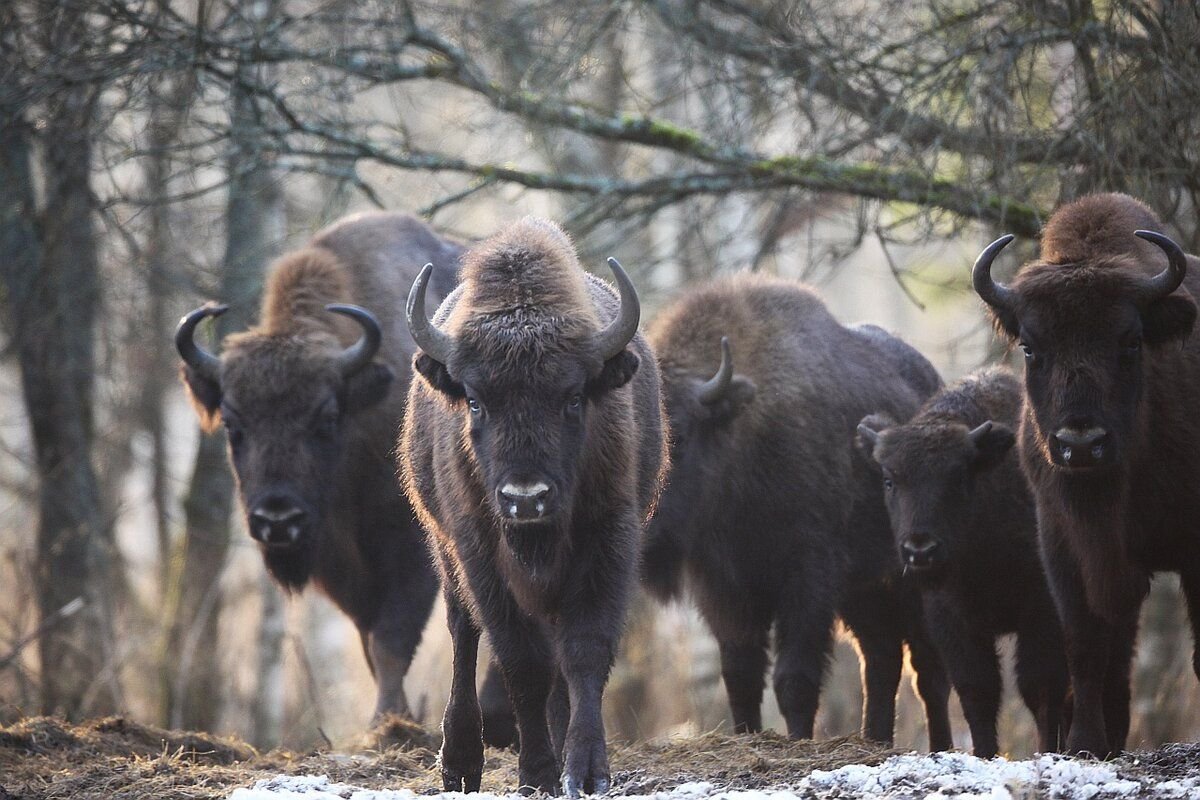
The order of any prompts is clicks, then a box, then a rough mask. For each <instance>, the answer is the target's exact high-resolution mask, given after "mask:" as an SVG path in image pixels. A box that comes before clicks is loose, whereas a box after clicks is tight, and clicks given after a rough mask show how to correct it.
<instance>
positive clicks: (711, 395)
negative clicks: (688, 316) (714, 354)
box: [697, 336, 733, 406]
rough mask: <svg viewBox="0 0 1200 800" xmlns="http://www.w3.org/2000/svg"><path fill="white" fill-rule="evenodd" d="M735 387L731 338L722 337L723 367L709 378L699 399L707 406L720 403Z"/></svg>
mask: <svg viewBox="0 0 1200 800" xmlns="http://www.w3.org/2000/svg"><path fill="white" fill-rule="evenodd" d="M731 385H733V358H732V357H730V355H729V337H728V336H722V337H721V365H720V366H719V367H717V374H716V375H714V376H712V377H711V378H709V379H708V380H707V381H705V382H704V384H703V385H702V386H701V387H700V389H699V391H698V392H697V398H698V399H699V400H700V402H701V403H702V404H704V405H706V406H711V405H712V404H713V403H716V402H719V401H720V399H721V398H722V397H724V396H725V394H726V392H728V391H729V387H730V386H731Z"/></svg>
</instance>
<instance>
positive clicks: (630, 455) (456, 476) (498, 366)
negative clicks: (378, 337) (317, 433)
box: [400, 219, 666, 796]
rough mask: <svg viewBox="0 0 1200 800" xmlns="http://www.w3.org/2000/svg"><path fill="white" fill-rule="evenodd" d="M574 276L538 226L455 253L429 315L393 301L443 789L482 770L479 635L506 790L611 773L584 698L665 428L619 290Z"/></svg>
mask: <svg viewBox="0 0 1200 800" xmlns="http://www.w3.org/2000/svg"><path fill="white" fill-rule="evenodd" d="M609 263H610V266H611V267H612V270H613V274H614V276H615V277H616V280H617V287H618V289H619V291H620V297H619V299H618V297H617V295H616V294H615V293H614V292H613V291H612V289H611V288H609V286H608V285H607V284H605V283H604V282H602V281H601V280H599V279H597V278H594V277H592V276H591V275H588V274H586V273H585V272H584V271H583V269H582V267H580V265H579V262H578V259H577V258H576V255H575V250H574V248H573V247H572V245H571V243H570V241H569V240H568V239H567V237H566V235H565V234H564V233H563V232H562V231H561V230H560V229H559V228H558V227H557V226H555V225H554V224H553V223H550V222H545V221H542V220H536V219H526V220H523V221H521V222H519V223H517V224H515V225H513V226H511V227H510V228H508V229H506V230H505V231H503V232H501V233H500V234H498V235H496V236H495V237H494V238H492V239H491V240H489V241H487V242H485V243H483V244H481V245H479V246H478V247H477V248H475V249H474V250H472V251H471V252H470V253H468V254H467V256H466V258H465V260H464V265H463V283H462V286H460V287H459V288H458V289H457V290H455V292H454V293H452V294H451V295H450V296H449V297H448V298H447V299H446V301H445V302H444V303H443V304H442V306H441V308H440V309H439V310H438V312H437V316H436V321H435V322H434V323H431V322H430V321H429V320H428V319H427V317H426V313H425V292H426V288H427V284H428V280H429V268H428V267H427V268H426V269H425V270H424V271H423V272H422V273H421V274H420V276H419V277H418V278H417V280H416V282H415V283H414V284H413V288H412V293H411V294H410V296H409V308H408V312H409V327H410V329H411V331H412V334H413V338H414V339H415V340H416V342H417V344H418V345H419V346H420V348H421V352H420V353H419V354H418V355H417V358H416V361H415V366H416V370H417V372H418V373H420V375H421V377H422V380H414V381H413V383H412V386H411V387H410V389H409V414H408V417H407V418H406V419H405V422H404V428H403V433H402V436H401V440H400V451H401V459H402V469H403V475H404V483H405V489H406V490H407V492H408V496H409V498H410V499H411V501H412V503H413V506H414V508H416V509H417V512H418V514H419V515H420V518H421V521H422V523H423V524H424V525H425V528H426V530H427V532H428V541H429V545H430V548H431V549H432V551H433V553H434V556H435V560H436V562H437V564H438V566H439V568H440V570H441V574H442V586H443V590H444V592H445V596H446V605H447V608H448V615H449V620H450V632H451V636H452V638H453V642H454V672H453V683H452V687H451V691H450V701H449V703H448V704H447V706H446V714H445V718H444V720H443V723H442V730H443V733H444V734H445V739H444V741H443V744H442V754H441V765H442V778H443V784H444V786H445V788H446V789H447V790H465V791H469V792H470V791H477V790H478V789H479V781H480V775H481V772H482V769H483V750H482V747H481V744H480V733H479V729H480V722H479V703H478V700H477V698H476V695H475V679H474V674H475V649H476V645H477V643H478V639H479V633H480V629H481V628H482V629H484V630H486V631H487V634H488V636H489V638H490V639H491V641H492V645H493V648H494V650H495V656H496V659H497V661H498V662H499V665H500V668H501V670H502V671H503V673H504V678H505V680H506V682H507V684H508V689H509V696H510V698H511V700H512V704H513V708H514V711H515V713H516V717H517V727H518V730H519V732H520V742H521V754H520V760H519V773H520V785H521V789H522V791H531V790H535V789H536V790H542V791H546V792H556V791H557V790H558V787H559V785H560V784H559V773H560V764H561V765H562V766H561V773H562V781H561V786H562V789H563V790H564V791H565V792H566V793H567V794H568V795H570V796H577V795H578V794H579V793H580V792H596V793H602V792H604V791H606V790H607V789H608V786H609V784H610V778H609V769H608V757H607V754H606V752H605V744H604V724H603V721H602V719H601V716H600V700H601V695H602V693H603V690H604V685H605V683H606V682H607V680H608V674H609V671H610V669H611V668H612V664H613V659H614V657H615V655H616V650H617V642H618V640H619V638H620V635H621V629H622V625H623V622H624V618H625V611H626V606H627V605H628V602H629V597H630V592H631V590H632V588H633V582H634V580H635V579H636V572H637V569H636V567H637V557H638V548H639V546H640V543H641V538H642V527H643V525H644V523H645V520H646V518H647V516H648V515H649V514H650V513H651V511H652V509H653V506H654V501H655V498H656V497H657V496H658V492H659V487H660V485H661V481H662V472H663V468H664V464H665V455H666V453H665V449H666V446H665V435H664V431H663V422H662V416H661V406H660V402H661V401H660V398H659V380H658V370H657V368H656V366H655V362H654V354H653V352H652V351H651V350H650V347H649V345H647V344H646V342H645V341H644V340H643V339H642V337H641V336H640V335H638V333H637V326H638V317H639V310H638V299H637V293H636V292H635V291H634V288H633V284H632V283H630V281H629V278H628V277H627V276H626V275H625V273H624V271H622V269H621V267H620V265H619V264H617V262H616V261H614V260H611V259H610V262H609Z"/></svg>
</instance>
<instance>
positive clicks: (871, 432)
mask: <svg viewBox="0 0 1200 800" xmlns="http://www.w3.org/2000/svg"><path fill="white" fill-rule="evenodd" d="M858 435H859V436H861V437H863V439H864V440H866V442H867V443H868V444H869V445H871V447H874V446H875V445H876V444H878V443H879V431H877V430H875V429H874V428H872V427H871V426H869V425H867V423H865V422H860V423H858Z"/></svg>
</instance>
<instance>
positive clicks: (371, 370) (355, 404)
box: [342, 361, 396, 414]
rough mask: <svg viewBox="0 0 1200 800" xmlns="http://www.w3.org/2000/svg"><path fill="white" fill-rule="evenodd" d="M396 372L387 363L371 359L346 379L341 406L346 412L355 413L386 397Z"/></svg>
mask: <svg viewBox="0 0 1200 800" xmlns="http://www.w3.org/2000/svg"><path fill="white" fill-rule="evenodd" d="M395 379H396V373H394V372H392V368H391V367H389V366H388V365H387V364H381V363H379V362H378V361H372V362H371V363H370V364H367V366H365V367H363V368H362V369H360V370H359V371H358V372H356V373H354V374H353V375H351V376H350V377H349V378H348V379H347V380H346V386H345V388H344V389H343V390H342V392H343V401H342V408H343V409H345V411H346V413H347V414H357V413H358V412H359V411H364V410H366V409H368V408H370V407H371V406H373V405H375V404H376V403H378V402H380V401H381V400H383V398H385V397H387V394H388V391H389V390H390V389H391V388H392V381H393V380H395Z"/></svg>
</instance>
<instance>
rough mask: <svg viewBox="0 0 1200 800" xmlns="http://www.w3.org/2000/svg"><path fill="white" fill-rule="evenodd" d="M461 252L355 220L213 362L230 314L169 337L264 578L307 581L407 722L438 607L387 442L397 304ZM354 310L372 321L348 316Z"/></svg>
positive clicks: (450, 266)
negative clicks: (228, 471) (417, 659)
mask: <svg viewBox="0 0 1200 800" xmlns="http://www.w3.org/2000/svg"><path fill="white" fill-rule="evenodd" d="M462 253H463V248H462V247H461V246H460V245H458V244H456V243H454V242H451V241H448V240H446V239H442V238H441V237H439V236H437V235H436V234H435V233H433V231H431V230H430V229H429V228H428V227H426V226H425V225H424V224H423V223H421V222H419V221H418V220H416V219H414V218H413V217H409V216H407V215H404V214H395V213H373V214H364V215H360V216H354V217H350V218H348V219H345V220H342V221H340V222H338V223H336V224H334V225H332V226H330V227H328V228H326V229H325V230H323V231H321V232H320V233H318V234H317V235H316V236H314V237H313V239H312V240H311V241H310V242H309V243H308V245H307V246H306V247H304V248H302V249H299V250H296V251H293V252H291V253H288V254H286V255H284V256H283V257H281V258H280V259H279V260H278V261H277V262H276V263H275V264H274V265H273V266H272V267H271V269H270V273H269V275H268V278H267V286H266V290H265V292H264V297H263V305H262V313H261V319H260V320H259V323H258V325H257V326H255V327H254V328H252V329H250V330H248V331H246V332H244V333H239V334H235V335H232V336H230V337H229V338H228V339H226V341H225V347H224V353H223V355H222V356H221V357H220V358H218V357H217V356H214V355H212V354H211V353H208V352H205V351H204V350H203V349H201V348H200V347H199V346H198V345H197V344H196V343H195V342H194V341H193V333H194V331H195V328H196V326H197V325H198V324H199V323H200V322H201V321H202V320H203V319H205V318H206V317H212V316H217V315H219V314H221V313H222V312H223V311H224V310H225V308H224V307H223V306H211V305H210V306H204V307H201V308H198V309H196V310H195V311H193V312H191V313H190V314H188V315H187V316H185V317H184V318H183V321H182V322H181V323H180V325H179V330H178V332H177V333H176V336H175V344H176V347H177V348H178V350H179V354H180V356H181V357H182V358H183V361H184V367H183V377H184V382H185V384H186V386H187V388H188V390H189V391H190V393H191V397H192V400H193V401H194V405H195V406H196V410H197V412H198V413H199V415H200V418H201V421H202V423H203V426H204V427H205V429H206V430H210V431H211V430H212V429H213V428H215V427H216V425H217V424H218V422H220V423H224V425H225V428H226V431H227V432H228V437H229V454H230V460H231V461H232V464H233V468H234V472H235V473H236V476H237V479H238V488H239V491H240V494H241V500H242V505H243V507H244V509H245V513H246V524H247V527H248V528H249V530H250V535H251V536H252V537H254V539H255V540H256V541H257V542H258V543H259V547H260V549H261V550H262V554H263V559H264V560H265V562H266V565H267V569H268V570H269V571H270V573H271V575H272V576H273V577H274V578H275V579H276V580H277V581H278V582H279V583H280V584H281V585H282V586H283V587H284V588H285V589H287V590H289V591H299V590H300V589H302V588H303V587H304V586H305V585H306V584H307V583H308V582H309V581H312V582H313V583H314V584H315V585H316V586H317V588H318V589H320V590H321V591H322V592H324V593H325V594H326V595H328V596H329V597H330V599H332V600H333V602H334V603H336V604H337V606H338V607H339V608H340V609H341V610H342V611H343V612H345V613H346V615H347V616H349V617H350V619H351V620H353V621H354V624H355V625H356V626H357V627H358V630H359V633H360V635H361V636H362V642H363V650H364V652H365V654H366V656H367V660H368V662H369V663H370V665H371V667H372V671H373V673H374V675H375V680H376V683H377V685H378V702H377V703H376V706H375V713H376V716H377V717H379V716H381V715H383V714H387V713H396V714H401V715H405V714H407V713H408V711H409V707H408V702H407V700H406V698H405V695H404V686H403V681H404V675H405V673H406V672H407V671H408V667H409V663H410V662H411V660H412V656H413V652H414V651H415V650H416V648H417V644H418V643H419V641H420V639H421V632H422V630H423V629H424V627H425V623H426V620H428V618H429V613H430V610H431V609H432V606H433V600H434V597H435V595H436V592H437V577H436V573H435V572H434V570H433V567H432V565H431V564H430V563H429V556H428V554H427V552H426V550H425V547H424V543H423V541H422V536H421V530H420V527H419V526H418V524H417V521H416V519H415V517H414V516H413V513H412V509H411V508H410V507H409V505H408V503H407V502H406V501H405V499H404V497H403V495H402V494H401V492H400V487H399V485H398V484H397V482H396V462H395V456H394V453H393V449H394V448H393V445H392V443H393V442H394V441H395V434H396V430H397V429H398V428H399V424H400V420H401V418H402V417H403V416H404V403H405V390H406V389H407V384H408V382H409V380H410V375H411V372H410V359H411V358H412V352H413V350H414V345H413V342H412V339H411V337H410V336H409V334H408V328H407V326H406V325H405V323H404V320H403V319H402V318H401V315H400V313H399V312H400V309H401V308H402V304H403V300H404V298H403V295H402V294H398V292H401V291H403V288H402V287H406V286H407V285H408V284H409V283H410V282H411V280H412V277H413V275H414V272H415V270H414V269H413V268H412V265H413V264H423V263H425V262H426V261H432V262H434V263H435V264H436V265H437V268H436V270H435V271H434V275H433V289H432V292H433V293H434V294H436V295H437V296H438V297H442V296H444V295H445V294H447V293H448V292H449V291H450V289H451V288H453V286H454V284H455V277H456V271H457V269H458V262H459V259H460V257H461V255H462ZM356 301H357V302H361V303H363V304H364V305H370V306H372V307H373V308H375V309H377V311H378V313H379V317H378V318H377V317H376V316H375V315H373V314H371V313H370V312H367V311H365V310H363V309H362V308H359V307H357V306H352V305H344V303H347V302H356ZM328 304H335V305H328ZM330 312H332V313H330ZM339 315H340V316H339ZM344 319H349V320H352V321H353V322H354V323H355V324H354V325H347V324H346V323H345V322H344V321H343V320H344ZM355 330H357V334H355ZM356 336H357V339H358V340H357V341H355V338H356ZM501 699H502V698H501ZM490 711H491V713H490V717H491V721H492V722H493V723H494V724H493V726H492V728H493V738H494V739H495V740H496V742H497V743H501V744H502V743H504V741H505V739H506V738H509V739H511V736H512V734H511V723H510V722H509V723H508V724H507V725H506V720H505V717H506V714H507V710H506V707H505V704H504V703H503V702H501V703H500V704H499V705H498V706H496V707H495V708H493V709H491V710H490Z"/></svg>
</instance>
